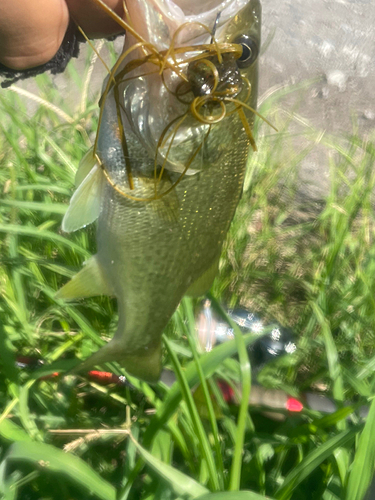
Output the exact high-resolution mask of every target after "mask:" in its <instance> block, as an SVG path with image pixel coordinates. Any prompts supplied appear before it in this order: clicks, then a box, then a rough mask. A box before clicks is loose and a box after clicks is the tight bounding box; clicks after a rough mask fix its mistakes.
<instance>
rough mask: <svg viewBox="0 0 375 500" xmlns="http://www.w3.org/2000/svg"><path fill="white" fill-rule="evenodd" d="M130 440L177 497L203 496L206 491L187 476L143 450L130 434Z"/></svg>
mask: <svg viewBox="0 0 375 500" xmlns="http://www.w3.org/2000/svg"><path fill="white" fill-rule="evenodd" d="M130 438H131V440H132V441H133V443H134V445H135V447H136V448H137V450H138V452H139V454H140V455H141V456H142V458H143V460H144V461H145V462H146V463H147V464H148V465H149V466H150V467H151V468H152V469H153V470H154V471H155V472H156V473H157V474H158V475H159V476H161V477H162V478H163V479H164V480H165V481H167V482H168V483H169V484H170V485H171V487H172V488H173V489H174V491H175V492H176V494H177V495H184V496H185V495H189V496H190V497H192V498H198V497H199V496H202V495H204V494H205V493H207V492H208V490H207V489H206V488H205V487H204V486H202V485H200V484H199V483H197V482H196V481H194V479H192V478H191V477H189V476H186V475H185V474H183V473H182V472H180V471H179V470H177V469H175V468H174V467H172V466H171V465H168V464H165V463H163V462H162V461H161V460H159V459H157V458H155V457H154V456H152V455H151V453H149V452H148V451H147V450H145V449H144V448H143V447H142V446H141V445H140V444H139V443H138V442H137V441H136V440H135V439H134V437H133V436H132V435H131V434H130Z"/></svg>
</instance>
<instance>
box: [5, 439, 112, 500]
mask: <svg viewBox="0 0 375 500" xmlns="http://www.w3.org/2000/svg"><path fill="white" fill-rule="evenodd" d="M7 460H8V461H10V462H14V461H19V460H20V461H27V462H31V463H33V464H35V465H36V466H38V467H39V466H40V465H41V464H43V467H44V468H45V469H46V470H49V471H52V472H56V473H58V474H61V475H62V476H65V477H67V478H68V479H69V480H70V481H71V482H72V483H76V484H79V485H80V486H82V487H83V488H84V489H85V490H86V491H89V492H93V493H95V495H96V496H98V497H99V498H101V499H102V500H116V490H115V488H114V487H113V486H112V485H111V484H109V483H108V482H107V481H105V480H104V479H102V478H101V477H100V476H99V474H97V473H96V472H95V471H94V470H93V469H92V468H91V467H89V466H88V465H87V464H86V463H85V462H84V461H83V460H81V459H80V458H78V457H75V456H74V455H71V454H68V453H65V452H63V451H61V450H59V449H58V448H55V447H54V446H51V445H49V444H43V443H33V442H30V441H29V442H24V441H18V442H16V443H14V444H13V445H12V446H11V448H10V450H9V452H8V455H7Z"/></svg>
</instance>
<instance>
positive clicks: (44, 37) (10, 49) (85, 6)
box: [0, 0, 123, 70]
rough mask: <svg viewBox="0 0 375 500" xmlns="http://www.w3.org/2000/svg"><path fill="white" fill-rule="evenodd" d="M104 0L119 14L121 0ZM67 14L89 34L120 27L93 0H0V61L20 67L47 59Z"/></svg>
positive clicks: (54, 49)
mask: <svg viewBox="0 0 375 500" xmlns="http://www.w3.org/2000/svg"><path fill="white" fill-rule="evenodd" d="M104 2H105V3H106V4H107V5H108V6H109V7H110V8H111V9H112V10H114V11H115V12H116V13H117V14H118V15H120V16H122V14H123V2H122V0H104ZM70 17H71V18H73V19H74V21H75V22H76V23H78V24H79V26H80V27H81V28H82V29H83V30H84V32H85V33H86V34H87V35H88V36H89V37H90V38H102V37H108V36H111V35H115V34H117V33H120V32H121V31H122V30H121V28H120V27H119V25H118V24H116V22H115V21H113V20H112V19H110V18H109V17H108V15H107V14H106V13H105V12H103V11H102V10H101V9H100V7H98V6H97V5H96V4H95V3H94V1H93V0H0V63H1V64H3V65H4V66H7V67H8V68H11V69H14V70H24V69H28V68H34V67H36V66H39V65H42V64H45V63H46V62H48V61H50V60H51V59H52V58H53V56H54V55H55V54H56V52H57V51H58V49H59V47H60V45H61V43H62V41H63V39H64V36H65V32H66V30H67V28H68V25H69V20H70Z"/></svg>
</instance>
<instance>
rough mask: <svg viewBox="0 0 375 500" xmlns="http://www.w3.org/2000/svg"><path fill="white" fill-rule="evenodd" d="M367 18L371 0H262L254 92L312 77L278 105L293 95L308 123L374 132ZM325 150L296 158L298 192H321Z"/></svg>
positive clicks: (372, 39) (373, 39)
mask: <svg viewBox="0 0 375 500" xmlns="http://www.w3.org/2000/svg"><path fill="white" fill-rule="evenodd" d="M374 24H375V2H373V1H372V0H314V2H307V1H306V0H263V49H264V54H263V56H262V63H261V76H260V95H261V96H262V94H270V93H271V92H272V90H276V89H277V88H279V87H282V86H284V85H293V84H299V83H301V82H303V81H305V80H307V79H313V78H318V79H319V80H320V81H319V82H318V83H315V84H312V85H311V86H310V87H309V88H308V89H307V90H305V91H304V93H303V95H301V94H298V97H296V95H294V98H293V97H292V96H291V97H289V98H288V99H287V100H286V101H285V104H284V107H286V108H289V109H293V107H294V105H295V104H296V102H298V104H297V105H296V106H295V107H296V112H297V113H298V114H299V115H300V116H302V117H303V118H305V119H307V120H308V121H309V123H311V124H312V125H313V127H314V128H316V129H319V130H324V131H326V132H327V133H332V134H338V135H339V136H340V137H341V138H343V137H344V136H345V135H347V134H350V133H351V132H352V131H353V129H354V127H355V126H358V129H359V133H360V134H362V135H365V136H366V135H367V136H369V135H371V134H372V135H374V131H375V98H374V92H375V90H374V89H375V65H374V62H373V61H374V59H375V31H374V30H375V28H374ZM267 45H268V47H267ZM295 128H296V129H297V131H298V128H299V129H300V130H301V129H302V125H296V126H295ZM327 155H328V150H327V149H326V148H325V147H323V146H321V145H320V146H317V147H315V148H314V150H313V151H312V152H311V153H310V154H309V155H308V157H307V158H306V159H305V160H304V161H303V162H302V163H301V165H300V181H301V182H300V193H301V195H302V196H304V197H308V198H313V199H321V198H322V197H323V196H324V194H325V193H326V192H327V189H328V187H329V173H328V158H327Z"/></svg>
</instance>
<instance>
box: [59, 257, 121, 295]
mask: <svg viewBox="0 0 375 500" xmlns="http://www.w3.org/2000/svg"><path fill="white" fill-rule="evenodd" d="M95 295H114V291H113V289H112V287H111V286H110V284H108V282H107V280H106V279H105V277H104V272H103V270H102V268H101V265H100V263H99V261H98V259H97V256H96V255H94V256H93V257H91V259H89V260H88V261H87V262H86V264H85V266H84V268H83V269H82V270H81V271H80V272H79V273H77V274H76V275H75V276H73V278H72V279H71V280H70V281H68V283H67V284H66V285H64V286H63V287H62V288H60V290H59V291H58V292H57V293H56V295H55V298H56V299H65V300H72V299H78V298H83V297H94V296H95Z"/></svg>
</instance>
